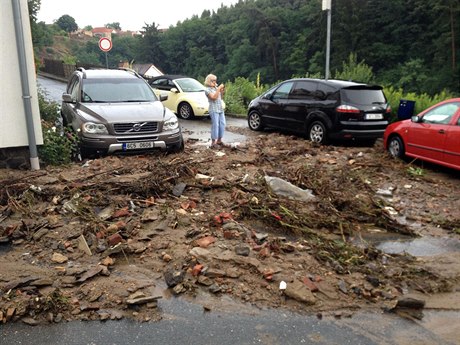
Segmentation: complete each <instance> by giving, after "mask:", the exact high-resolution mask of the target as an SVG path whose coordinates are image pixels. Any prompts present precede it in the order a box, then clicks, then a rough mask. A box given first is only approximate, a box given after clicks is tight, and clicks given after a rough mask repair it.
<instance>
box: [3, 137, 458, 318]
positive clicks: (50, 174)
mask: <svg viewBox="0 0 460 345" xmlns="http://www.w3.org/2000/svg"><path fill="white" fill-rule="evenodd" d="M230 130H232V128H230ZM242 131H243V132H244V133H242ZM236 132H238V133H240V134H243V135H247V136H251V138H250V140H248V141H247V142H245V143H244V144H241V143H240V142H238V144H235V145H231V146H230V145H229V146H228V147H223V148H221V149H220V150H211V149H209V148H207V147H206V146H204V145H194V143H193V142H192V141H191V142H189V143H187V145H186V149H185V152H183V153H180V154H171V155H165V154H163V153H155V154H151V155H135V156H110V157H103V158H99V159H95V160H91V161H87V162H81V163H78V164H77V163H76V164H73V165H71V166H67V167H60V168H53V167H49V168H45V169H43V170H39V171H35V172H32V171H16V170H15V171H13V170H0V183H1V184H0V185H1V189H0V267H1V270H0V289H1V290H0V297H1V300H0V320H2V321H3V322H15V321H18V320H23V321H24V320H26V321H27V322H30V323H34V322H39V323H41V322H61V321H63V320H107V319H120V318H125V317H128V318H133V319H136V320H140V321H148V320H158V319H160V318H162V315H161V311H159V310H158V309H157V308H156V307H157V301H158V300H159V299H161V298H168V296H170V295H175V296H177V297H178V298H184V299H187V300H192V301H195V302H196V303H199V304H201V305H202V306H203V308H204V309H205V310H214V309H216V310H217V309H220V308H225V306H224V304H222V305H220V304H219V300H225V299H226V298H231V299H237V300H240V301H241V302H243V303H246V304H247V305H250V306H256V307H261V308H262V307H263V308H268V309H270V308H281V309H286V310H290V311H295V312H300V313H316V314H317V315H337V313H339V314H340V315H344V314H346V315H348V314H353V313H354V312H355V311H356V310H366V309H371V310H372V309H379V310H382V309H383V310H385V311H388V312H395V311H397V305H398V301H400V300H401V299H403V298H406V297H408V296H416V298H417V299H419V300H423V301H424V303H425V305H431V304H430V303H431V302H430V301H432V300H434V299H435V298H436V296H443V295H445V294H448V295H449V296H457V297H458V291H459V288H460V286H459V277H460V259H459V256H458V255H459V250H458V240H459V231H460V214H459V213H460V209H459V208H458V205H459V200H460V194H459V193H460V190H459V189H458V183H459V175H458V173H457V172H455V171H449V170H439V169H437V168H435V167H427V168H424V167H423V166H420V165H415V167H417V169H409V167H413V166H414V163H413V162H404V161H398V160H393V159H391V158H389V157H388V156H387V155H386V154H385V153H384V152H383V150H382V147H381V143H377V144H376V145H375V146H374V147H360V146H356V145H355V146H353V145H337V146H316V145H313V144H311V143H310V142H308V141H306V140H304V139H303V138H298V137H292V136H289V135H282V134H275V133H269V134H267V133H264V134H262V135H253V134H251V133H248V132H245V131H244V129H241V128H240V129H238V130H236V129H235V133H236ZM415 164H417V163H415ZM414 172H416V173H414ZM266 176H271V177H276V178H279V179H281V180H283V181H286V182H289V183H290V184H292V185H293V186H296V187H298V188H300V189H302V190H304V191H309V192H310V193H311V194H312V195H313V196H314V198H312V199H311V200H299V199H296V198H292V197H291V196H289V195H288V196H286V195H280V194H276V193H275V192H273V190H272V189H270V188H269V186H268V184H267V182H266V181H267V180H266V178H265V177H266ZM376 233H378V234H384V235H385V236H387V238H386V239H387V240H389V239H392V240H398V241H399V240H400V239H402V238H405V239H406V240H409V241H417V240H419V239H423V238H429V239H430V241H434V242H435V243H438V242H436V241H447V242H449V241H450V240H451V242H450V247H448V248H449V249H446V250H444V251H442V252H439V253H438V252H434V253H430V255H429V256H425V255H423V253H421V254H422V255H418V254H420V253H415V254H416V255H417V256H414V255H413V254H412V255H411V253H410V251H409V252H408V251H407V250H401V251H397V252H394V251H391V250H383V249H382V248H379V247H378V244H379V243H380V244H381V243H383V242H382V241H379V242H376V241H372V240H370V237H372V236H373V235H375V234H376ZM374 237H375V236H374ZM398 243H399V242H398ZM412 243H415V242H412ZM393 247H394V245H393ZM451 249H452V250H451ZM284 284H285V285H286V289H280V287H283V286H284ZM207 295H211V296H213V298H203V296H207ZM457 297H455V298H457ZM457 302H458V301H457ZM438 304H439V305H441V304H442V303H438ZM450 305H451V308H452V309H456V308H458V303H451V304H450ZM405 316H406V317H408V316H407V314H405ZM409 317H411V316H409Z"/></svg>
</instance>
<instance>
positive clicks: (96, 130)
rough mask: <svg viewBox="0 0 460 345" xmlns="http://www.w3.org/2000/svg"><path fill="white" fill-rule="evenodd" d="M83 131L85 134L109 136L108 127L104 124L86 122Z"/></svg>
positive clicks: (82, 127)
mask: <svg viewBox="0 0 460 345" xmlns="http://www.w3.org/2000/svg"><path fill="white" fill-rule="evenodd" d="M81 130H82V132H83V133H89V134H108V133H109V132H108V131H107V127H105V125H103V124H102V123H94V122H85V123H84V124H82V125H81Z"/></svg>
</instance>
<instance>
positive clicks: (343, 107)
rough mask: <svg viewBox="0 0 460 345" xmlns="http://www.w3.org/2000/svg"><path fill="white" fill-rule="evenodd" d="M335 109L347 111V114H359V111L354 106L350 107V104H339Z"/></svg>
mask: <svg viewBox="0 0 460 345" xmlns="http://www.w3.org/2000/svg"><path fill="white" fill-rule="evenodd" d="M335 110H336V111H337V112H339V113H347V114H359V113H360V111H359V109H358V108H356V107H352V106H351V105H346V104H341V105H339V106H338V107H337V108H335Z"/></svg>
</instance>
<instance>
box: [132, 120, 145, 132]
mask: <svg viewBox="0 0 460 345" xmlns="http://www.w3.org/2000/svg"><path fill="white" fill-rule="evenodd" d="M143 125H145V122H144V123H142V124H140V123H135V124H134V125H133V131H134V132H139V131H140V130H141V129H142V126H143Z"/></svg>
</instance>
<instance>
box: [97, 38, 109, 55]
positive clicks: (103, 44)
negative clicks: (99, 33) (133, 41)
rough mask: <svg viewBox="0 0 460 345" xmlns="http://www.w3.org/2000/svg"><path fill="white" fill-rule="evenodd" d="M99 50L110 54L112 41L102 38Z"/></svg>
mask: <svg viewBox="0 0 460 345" xmlns="http://www.w3.org/2000/svg"><path fill="white" fill-rule="evenodd" d="M99 48H100V49H101V50H102V51H103V52H108V51H109V50H110V49H112V41H111V40H110V39H108V38H107V37H101V39H100V40H99Z"/></svg>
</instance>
